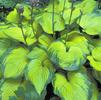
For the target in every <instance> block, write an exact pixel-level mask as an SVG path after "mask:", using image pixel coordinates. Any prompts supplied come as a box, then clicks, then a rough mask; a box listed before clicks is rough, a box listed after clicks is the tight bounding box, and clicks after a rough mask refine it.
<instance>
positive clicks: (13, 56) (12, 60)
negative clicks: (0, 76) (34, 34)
mask: <svg viewBox="0 0 101 100" xmlns="http://www.w3.org/2000/svg"><path fill="white" fill-rule="evenodd" d="M27 53H28V50H27V49H24V48H21V47H19V48H16V49H13V50H12V51H11V52H10V53H9V55H8V56H7V57H6V58H5V59H4V61H3V65H4V67H5V69H4V77H5V78H16V77H18V76H21V75H22V74H23V70H24V68H25V67H26V64H27V63H28V61H27V57H26V56H27Z"/></svg>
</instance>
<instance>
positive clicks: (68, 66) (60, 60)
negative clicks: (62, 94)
mask: <svg viewBox="0 0 101 100" xmlns="http://www.w3.org/2000/svg"><path fill="white" fill-rule="evenodd" d="M48 53H49V56H50V59H51V60H52V62H54V63H55V64H56V65H57V66H59V67H61V68H63V69H65V70H77V69H78V68H79V67H80V66H81V65H82V64H83V63H84V62H85V60H84V55H83V53H82V51H81V49H80V48H78V47H73V46H72V47H70V48H69V50H68V51H66V47H65V45H64V44H63V43H62V42H59V41H57V42H53V43H52V44H51V45H50V47H49V49H48ZM75 54H77V56H75Z"/></svg>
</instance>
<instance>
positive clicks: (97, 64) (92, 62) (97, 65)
mask: <svg viewBox="0 0 101 100" xmlns="http://www.w3.org/2000/svg"><path fill="white" fill-rule="evenodd" d="M87 59H88V60H89V61H90V65H91V66H92V67H93V68H94V69H95V70H97V71H101V61H96V60H95V59H94V58H93V57H92V56H88V57H87Z"/></svg>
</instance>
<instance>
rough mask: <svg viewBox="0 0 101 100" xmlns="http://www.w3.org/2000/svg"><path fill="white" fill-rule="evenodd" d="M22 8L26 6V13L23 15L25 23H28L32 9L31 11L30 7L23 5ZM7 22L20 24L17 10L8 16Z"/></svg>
mask: <svg viewBox="0 0 101 100" xmlns="http://www.w3.org/2000/svg"><path fill="white" fill-rule="evenodd" d="M18 5H19V4H18ZM18 5H17V6H18ZM22 6H24V13H23V16H24V18H23V21H25V22H26V21H28V20H29V19H30V9H29V6H28V5H22ZM6 20H7V21H8V22H11V23H18V22H19V15H18V13H17V10H16V8H15V9H14V10H13V11H11V12H10V13H9V14H8V16H7V18H6Z"/></svg>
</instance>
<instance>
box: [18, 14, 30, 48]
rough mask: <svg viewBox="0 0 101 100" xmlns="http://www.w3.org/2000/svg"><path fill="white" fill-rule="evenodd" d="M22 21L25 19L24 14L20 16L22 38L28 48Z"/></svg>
mask: <svg viewBox="0 0 101 100" xmlns="http://www.w3.org/2000/svg"><path fill="white" fill-rule="evenodd" d="M22 19H23V14H19V27H20V29H21V32H22V36H23V38H24V41H25V44H26V46H28V44H27V41H26V36H25V34H24V30H23V25H22Z"/></svg>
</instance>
